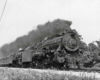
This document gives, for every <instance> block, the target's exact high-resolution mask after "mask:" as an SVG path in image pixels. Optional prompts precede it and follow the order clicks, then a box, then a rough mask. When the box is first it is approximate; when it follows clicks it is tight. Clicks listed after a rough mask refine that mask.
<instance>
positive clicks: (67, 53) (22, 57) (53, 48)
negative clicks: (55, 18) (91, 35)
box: [0, 29, 82, 69]
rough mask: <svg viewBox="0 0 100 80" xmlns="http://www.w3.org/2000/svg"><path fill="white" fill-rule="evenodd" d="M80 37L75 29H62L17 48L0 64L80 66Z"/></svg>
mask: <svg viewBox="0 0 100 80" xmlns="http://www.w3.org/2000/svg"><path fill="white" fill-rule="evenodd" d="M79 44H80V37H79V35H78V33H77V32H76V30H71V29H70V30H64V31H63V32H62V33H60V34H55V35H53V36H49V37H45V39H44V40H42V41H40V42H38V43H35V44H33V45H32V46H29V47H27V48H26V49H19V51H18V52H16V53H14V54H12V55H10V56H8V57H5V58H2V59H0V66H9V67H32V68H40V69H45V68H56V69H67V68H80V67H81V63H80V58H81V57H80V56H81V54H82V52H81V51H80V49H79V47H80V46H79Z"/></svg>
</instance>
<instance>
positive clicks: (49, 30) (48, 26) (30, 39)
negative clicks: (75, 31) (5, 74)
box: [0, 19, 72, 57]
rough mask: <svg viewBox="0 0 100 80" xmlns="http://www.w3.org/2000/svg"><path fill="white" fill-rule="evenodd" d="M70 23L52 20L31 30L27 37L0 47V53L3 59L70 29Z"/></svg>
mask: <svg viewBox="0 0 100 80" xmlns="http://www.w3.org/2000/svg"><path fill="white" fill-rule="evenodd" d="M71 24H72V22H70V21H66V20H60V19H57V20H54V21H53V22H47V23H45V24H44V25H38V26H37V29H36V30H32V31H30V32H29V33H28V35H24V36H22V37H18V38H17V39H16V40H15V41H14V42H12V43H10V44H5V45H3V46H2V47H1V49H0V51H1V52H2V54H3V57H6V56H8V55H10V54H13V53H14V52H16V51H18V49H19V48H23V49H25V48H26V47H28V46H30V45H32V44H34V43H36V42H38V41H41V40H42V39H44V38H45V37H46V36H50V35H53V34H56V33H59V32H61V31H63V30H65V29H70V25H71Z"/></svg>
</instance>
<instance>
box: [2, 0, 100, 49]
mask: <svg viewBox="0 0 100 80" xmlns="http://www.w3.org/2000/svg"><path fill="white" fill-rule="evenodd" d="M5 2H6V0H0V17H1V14H2V12H3V8H4V5H5ZM58 18H59V19H64V20H69V21H72V25H71V28H72V29H76V30H77V31H78V33H79V34H80V35H82V38H83V41H85V42H86V43H87V44H88V43H90V42H93V41H95V40H99V39H100V0H7V4H6V6H5V10H4V13H3V16H2V18H1V21H0V47H1V46H2V45H4V44H6V43H10V42H12V41H14V40H16V38H17V37H20V36H23V35H27V34H28V32H29V31H31V30H33V29H34V30H35V29H36V27H37V25H39V24H45V23H46V22H48V21H53V20H55V19H58Z"/></svg>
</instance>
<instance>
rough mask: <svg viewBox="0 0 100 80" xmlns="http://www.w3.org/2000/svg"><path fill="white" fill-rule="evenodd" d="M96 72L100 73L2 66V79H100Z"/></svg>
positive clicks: (0, 76) (0, 71)
mask: <svg viewBox="0 0 100 80" xmlns="http://www.w3.org/2000/svg"><path fill="white" fill-rule="evenodd" d="M76 74H77V75H76ZM95 74H96V75H97V74H98V75H99V73H87V72H73V71H56V70H36V69H19V68H15V69H14V68H0V80H100V78H96V76H95Z"/></svg>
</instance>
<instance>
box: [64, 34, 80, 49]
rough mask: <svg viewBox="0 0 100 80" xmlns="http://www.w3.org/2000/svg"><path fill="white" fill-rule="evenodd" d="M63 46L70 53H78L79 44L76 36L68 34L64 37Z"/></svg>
mask: <svg viewBox="0 0 100 80" xmlns="http://www.w3.org/2000/svg"><path fill="white" fill-rule="evenodd" d="M63 45H64V47H65V48H66V49H67V50H68V51H76V50H77V49H78V48H79V42H78V41H77V38H76V37H75V36H71V35H70V34H67V35H65V36H64V37H63Z"/></svg>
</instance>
